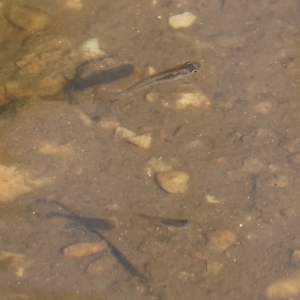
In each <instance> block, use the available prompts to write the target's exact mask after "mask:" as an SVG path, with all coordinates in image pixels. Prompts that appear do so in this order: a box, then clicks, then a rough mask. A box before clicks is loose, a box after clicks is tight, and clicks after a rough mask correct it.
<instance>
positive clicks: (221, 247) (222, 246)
mask: <svg viewBox="0 0 300 300" xmlns="http://www.w3.org/2000/svg"><path fill="white" fill-rule="evenodd" d="M207 238H208V242H207V246H209V247H210V248H211V249H212V250H213V251H214V252H218V253H222V252H224V251H226V250H227V249H229V248H230V247H231V246H232V245H234V244H235V243H236V241H237V236H236V234H235V233H234V232H232V231H229V230H216V231H213V232H211V233H209V234H208V235H207Z"/></svg>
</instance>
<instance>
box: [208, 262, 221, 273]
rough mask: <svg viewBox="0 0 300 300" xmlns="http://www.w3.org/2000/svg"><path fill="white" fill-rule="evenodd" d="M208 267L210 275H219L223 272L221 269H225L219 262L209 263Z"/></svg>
mask: <svg viewBox="0 0 300 300" xmlns="http://www.w3.org/2000/svg"><path fill="white" fill-rule="evenodd" d="M206 265H207V267H206V268H207V272H208V273H213V274H217V273H219V272H220V271H221V269H222V268H223V264H222V263H220V262H218V261H212V262H211V261H207V263H206Z"/></svg>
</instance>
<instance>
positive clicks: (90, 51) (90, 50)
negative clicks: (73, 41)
mask: <svg viewBox="0 0 300 300" xmlns="http://www.w3.org/2000/svg"><path fill="white" fill-rule="evenodd" d="M81 51H82V52H83V56H84V58H86V59H91V58H100V57H102V56H104V55H105V52H104V51H102V50H101V49H100V48H99V44H98V39H97V38H92V39H89V40H87V41H85V42H84V44H83V45H82V47H81Z"/></svg>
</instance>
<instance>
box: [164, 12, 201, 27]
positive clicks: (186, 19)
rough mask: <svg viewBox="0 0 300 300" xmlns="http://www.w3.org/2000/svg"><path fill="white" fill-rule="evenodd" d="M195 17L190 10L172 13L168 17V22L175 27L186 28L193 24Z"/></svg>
mask: <svg viewBox="0 0 300 300" xmlns="http://www.w3.org/2000/svg"><path fill="white" fill-rule="evenodd" d="M196 19H197V17H196V16H195V15H193V14H192V13H190V12H184V13H182V14H178V15H174V16H172V17H170V18H169V24H170V25H171V26H172V27H173V28H175V29H179V28H187V27H190V26H192V25H193V23H194V22H195V20H196Z"/></svg>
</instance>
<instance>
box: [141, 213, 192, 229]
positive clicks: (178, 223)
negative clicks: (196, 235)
mask: <svg viewBox="0 0 300 300" xmlns="http://www.w3.org/2000/svg"><path fill="white" fill-rule="evenodd" d="M137 216H139V217H140V218H143V219H146V220H148V221H149V222H150V223H152V224H154V225H165V226H168V227H176V228H181V229H187V228H188V220H182V219H166V218H159V217H150V216H147V215H144V214H138V215H137Z"/></svg>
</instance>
